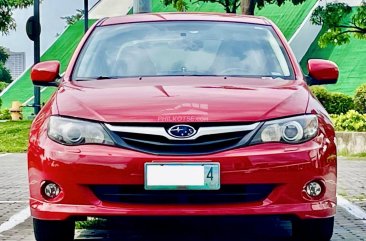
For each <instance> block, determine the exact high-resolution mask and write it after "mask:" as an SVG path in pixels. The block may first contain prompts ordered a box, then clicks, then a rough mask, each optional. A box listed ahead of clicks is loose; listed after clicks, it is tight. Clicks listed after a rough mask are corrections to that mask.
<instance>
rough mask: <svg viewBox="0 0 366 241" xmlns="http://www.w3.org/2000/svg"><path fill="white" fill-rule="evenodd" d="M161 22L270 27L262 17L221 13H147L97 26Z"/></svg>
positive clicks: (116, 18)
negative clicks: (202, 22) (213, 22)
mask: <svg viewBox="0 0 366 241" xmlns="http://www.w3.org/2000/svg"><path fill="white" fill-rule="evenodd" d="M162 21H219V22H240V23H251V24H260V25H272V24H271V22H270V21H268V20H267V19H266V18H264V17H256V16H246V15H235V14H222V13H149V14H133V15H127V16H121V17H111V18H105V19H104V20H102V21H101V22H99V24H98V26H108V25H116V24H123V23H138V22H162Z"/></svg>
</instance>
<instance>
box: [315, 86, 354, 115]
mask: <svg viewBox="0 0 366 241" xmlns="http://www.w3.org/2000/svg"><path fill="white" fill-rule="evenodd" d="M310 89H311V91H312V92H313V94H314V95H315V96H316V98H317V99H318V100H319V101H320V103H322V105H323V106H324V108H325V109H326V110H327V111H328V113H329V114H343V113H347V112H348V111H350V110H352V109H354V103H353V98H352V97H350V96H348V95H345V94H342V93H332V92H329V91H328V90H327V89H325V88H324V87H321V86H312V87H310Z"/></svg>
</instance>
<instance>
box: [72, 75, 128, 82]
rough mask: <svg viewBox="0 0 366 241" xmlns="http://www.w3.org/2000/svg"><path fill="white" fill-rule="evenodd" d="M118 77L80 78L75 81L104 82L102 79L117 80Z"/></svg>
mask: <svg viewBox="0 0 366 241" xmlns="http://www.w3.org/2000/svg"><path fill="white" fill-rule="evenodd" d="M119 78H121V77H120V76H103V75H101V76H98V77H80V78H77V79H75V80H76V81H89V80H104V79H119Z"/></svg>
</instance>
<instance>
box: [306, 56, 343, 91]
mask: <svg viewBox="0 0 366 241" xmlns="http://www.w3.org/2000/svg"><path fill="white" fill-rule="evenodd" d="M308 71H309V78H308V84H309V85H327V84H335V83H337V81H338V77H339V70H338V66H337V65H336V64H335V63H333V62H332V61H329V60H323V59H310V60H309V61H308Z"/></svg>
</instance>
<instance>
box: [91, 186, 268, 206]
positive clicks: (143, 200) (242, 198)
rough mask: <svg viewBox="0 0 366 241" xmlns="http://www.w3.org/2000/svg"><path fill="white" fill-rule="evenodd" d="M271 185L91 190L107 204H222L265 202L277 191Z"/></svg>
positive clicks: (105, 187) (122, 187)
mask: <svg viewBox="0 0 366 241" xmlns="http://www.w3.org/2000/svg"><path fill="white" fill-rule="evenodd" d="M274 187H275V185H272V184H249V185H223V186H221V189H220V190H215V191H211V190H210V191H198V190H197V191H194V190H174V191H165V190H164V191H155V190H145V189H144V187H143V186H141V185H98V186H90V188H91V189H92V191H93V192H94V194H95V195H96V196H97V197H98V198H99V199H100V200H101V201H104V202H114V203H132V204H220V203H247V202H258V201H263V200H264V199H265V198H266V197H267V196H268V195H269V194H270V193H271V192H272V190H273V189H274Z"/></svg>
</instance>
